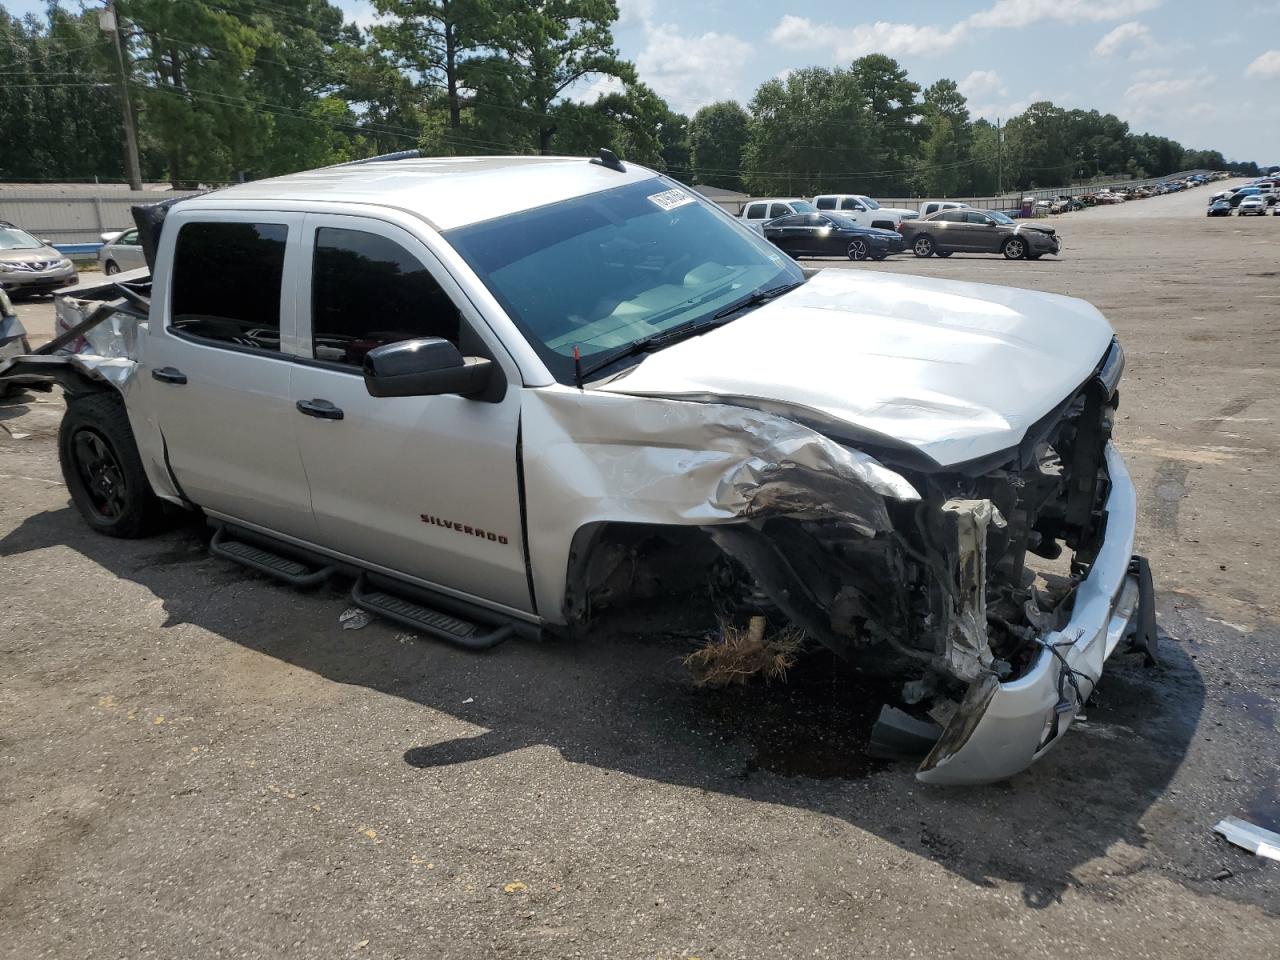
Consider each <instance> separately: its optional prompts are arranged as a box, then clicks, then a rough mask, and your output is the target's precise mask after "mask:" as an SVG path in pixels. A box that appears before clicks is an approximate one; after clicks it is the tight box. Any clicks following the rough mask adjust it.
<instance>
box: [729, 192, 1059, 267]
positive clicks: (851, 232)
mask: <svg viewBox="0 0 1280 960" xmlns="http://www.w3.org/2000/svg"><path fill="white" fill-rule="evenodd" d="M741 219H742V220H743V221H744V222H745V223H746V224H747V225H748V226H750V227H751V228H752V229H754V230H757V231H759V232H760V233H762V234H764V236H765V238H766V239H768V240H769V241H770V242H772V243H773V244H774V245H775V246H777V247H778V248H779V249H780V250H784V251H785V252H786V253H788V254H789V255H790V256H792V257H793V258H796V259H799V258H800V257H842V256H843V257H848V258H849V259H850V260H883V259H884V258H885V257H887V256H889V255H890V254H894V253H900V252H903V251H905V250H910V251H911V252H912V253H914V254H915V255H916V256H917V257H932V256H939V257H949V256H951V254H953V253H991V254H999V255H1001V256H1003V257H1005V258H1006V259H1008V260H1023V259H1026V260H1038V259H1039V258H1040V257H1042V256H1044V255H1045V254H1046V253H1051V254H1057V253H1058V252H1060V250H1061V248H1062V244H1061V241H1060V240H1059V239H1058V236H1057V233H1056V231H1054V229H1053V228H1052V227H1046V226H1041V225H1039V224H1036V223H1034V222H1030V221H1023V222H1021V223H1020V222H1018V221H1016V220H1014V219H1013V218H1011V217H1010V216H1008V215H1007V214H1005V213H1001V212H1000V211H998V210H978V209H975V208H973V207H970V206H969V205H968V204H965V203H961V202H960V201H956V200H931V201H928V202H927V203H925V204H923V205H922V206H921V208H920V209H919V210H906V209H903V208H900V207H884V206H881V205H880V204H878V203H877V202H876V201H875V200H873V199H872V198H870V197H867V196H863V195H861V194H825V195H822V196H818V197H814V198H813V199H812V200H802V199H796V198H791V199H774V200H755V201H752V202H751V203H748V204H747V205H746V206H745V207H744V208H743V211H742V214H741Z"/></svg>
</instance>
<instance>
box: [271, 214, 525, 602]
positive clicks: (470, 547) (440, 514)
mask: <svg viewBox="0 0 1280 960" xmlns="http://www.w3.org/2000/svg"><path fill="white" fill-rule="evenodd" d="M302 247H303V269H302V272H301V274H300V276H301V277H302V280H301V281H300V283H299V289H298V316H299V330H300V336H299V354H300V356H299V359H298V361H297V362H296V363H295V364H294V365H293V373H292V379H291V383H290V389H291V399H292V400H293V402H294V403H295V404H305V405H307V406H308V407H309V408H310V409H313V410H314V409H315V407H316V405H317V402H320V404H321V406H322V408H323V404H327V405H329V406H330V407H332V408H336V409H337V410H338V411H340V412H341V419H325V418H318V417H316V416H312V415H308V414H305V413H304V412H302V410H301V409H299V410H295V412H294V415H293V417H294V426H295V430H296V432H297V437H298V446H299V449H300V450H301V452H302V460H303V463H304V464H305V466H306V472H307V477H308V479H309V481H310V488H311V503H312V507H313V509H314V511H315V518H316V525H317V528H318V537H319V543H321V544H322V545H323V546H326V547H328V548H329V549H331V550H334V551H337V552H339V553H342V554H345V555H347V556H350V557H353V558H355V559H358V560H361V561H363V562H364V563H365V564H366V565H372V566H375V567H380V568H383V569H386V570H389V571H393V572H395V573H400V574H405V575H408V576H409V577H412V578H414V579H416V580H419V581H422V582H425V583H427V584H429V585H431V586H433V587H435V588H437V589H440V590H444V591H446V592H450V593H454V594H460V595H465V596H468V597H483V598H486V599H488V600H491V601H497V602H498V603H501V604H503V605H505V606H507V607H510V608H512V609H515V610H520V611H526V612H528V611H531V610H532V601H531V597H530V591H529V581H528V576H527V572H526V567H525V556H524V548H523V536H522V530H521V513H520V488H519V480H518V469H519V468H518V465H517V463H518V453H517V451H518V447H519V442H520V390H519V387H518V384H519V382H520V380H519V375H518V372H517V371H516V369H515V366H514V364H513V363H512V361H511V359H510V358H509V357H508V356H507V355H506V354H505V352H504V351H503V350H502V347H501V345H500V344H499V343H498V342H497V340H496V338H495V337H494V336H493V334H492V333H491V332H490V331H489V330H488V328H487V327H486V326H485V324H484V321H483V319H482V318H481V317H480V315H479V313H478V312H477V311H476V309H475V308H474V306H473V305H472V304H471V303H470V301H469V300H467V299H466V297H465V296H464V295H463V293H462V291H461V289H460V288H459V287H458V285H457V284H456V283H455V282H454V280H453V278H452V277H450V276H449V274H448V272H447V271H446V270H445V269H444V267H443V266H442V265H441V264H440V262H439V261H438V260H437V259H436V258H435V256H434V255H433V254H432V253H431V252H430V250H429V249H428V248H427V246H426V245H425V244H424V243H423V242H422V241H421V240H420V239H419V238H417V237H415V236H414V235H413V234H411V233H409V232H408V231H407V230H405V229H403V228H402V227H400V226H398V225H396V224H393V223H389V222H385V221H381V220H376V219H372V218H365V217H354V216H338V215H322V214H308V216H307V219H306V227H305V231H304V234H303V243H302ZM418 337H444V338H445V339H447V340H450V341H452V342H453V343H454V344H455V345H457V346H458V348H459V350H461V351H462V353H463V354H464V355H465V356H487V357H489V359H491V360H493V361H494V367H495V373H496V374H498V376H497V378H496V381H495V385H496V386H497V387H498V388H499V389H498V390H497V392H496V393H495V394H494V395H490V396H488V397H486V399H466V398H463V397H461V396H456V395H445V396H430V397H373V396H370V394H369V391H368V389H367V388H366V387H365V383H364V378H363V376H362V373H361V364H362V361H363V359H364V355H365V354H366V353H368V352H369V351H370V350H372V349H373V348H374V347H377V346H380V345H382V344H385V343H394V342H397V341H400V340H410V339H415V338H418ZM504 382H505V383H506V384H507V386H506V387H505V388H503V383H504Z"/></svg>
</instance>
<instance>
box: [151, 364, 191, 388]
mask: <svg viewBox="0 0 1280 960" xmlns="http://www.w3.org/2000/svg"><path fill="white" fill-rule="evenodd" d="M151 378H152V379H153V380H160V381H162V382H164V383H177V384H183V383H186V382H187V375H186V374H185V373H183V372H182V371H181V370H179V369H178V368H177V367H153V368H152V370H151Z"/></svg>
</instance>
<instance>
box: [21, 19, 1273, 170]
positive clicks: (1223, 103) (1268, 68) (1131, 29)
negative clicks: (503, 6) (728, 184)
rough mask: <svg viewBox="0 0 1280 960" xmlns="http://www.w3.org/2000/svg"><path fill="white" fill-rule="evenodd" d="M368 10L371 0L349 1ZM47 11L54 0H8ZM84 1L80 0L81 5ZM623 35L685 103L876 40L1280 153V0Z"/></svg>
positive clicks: (920, 65)
mask: <svg viewBox="0 0 1280 960" xmlns="http://www.w3.org/2000/svg"><path fill="white" fill-rule="evenodd" d="M333 2H335V3H336V4H337V5H338V6H339V7H342V8H343V9H344V10H345V11H347V14H348V17H349V18H350V19H352V20H354V21H355V22H358V23H362V24H364V23H368V22H370V21H371V20H372V18H373V7H372V5H371V4H370V3H368V2H367V0H333ZM0 3H3V5H4V6H5V7H7V8H8V9H9V10H10V12H13V13H22V12H27V11H35V12H39V11H41V10H42V9H43V8H44V5H45V4H44V0H0ZM66 5H67V6H76V5H78V4H71V3H68V4H66ZM619 7H620V8H621V11H622V17H621V20H620V21H619V23H618V24H617V25H616V27H615V30H614V35H615V38H616V39H617V42H618V46H619V48H620V50H621V52H622V54H623V56H625V57H626V58H628V59H630V60H632V61H633V62H634V63H635V64H636V66H637V68H638V69H639V72H640V77H641V79H642V80H644V81H645V82H646V83H648V84H649V85H650V86H652V87H653V88H654V89H655V90H657V91H658V93H660V94H662V95H663V96H664V97H665V98H666V99H667V100H668V101H669V102H670V103H671V104H672V106H673V107H675V108H676V109H679V110H682V111H684V112H692V111H693V110H696V109H697V108H698V107H699V106H702V105H704V104H706V103H710V102H712V101H714V100H718V99H722V98H726V97H728V98H733V99H737V100H739V101H741V102H743V103H744V104H745V103H746V101H747V100H749V99H750V97H751V94H752V92H753V91H754V90H755V88H756V87H757V86H758V85H759V84H760V83H761V82H763V81H765V80H767V79H769V78H770V77H774V76H778V75H779V74H782V73H783V72H785V71H786V70H789V69H794V68H796V67H802V66H808V65H812V64H817V65H823V66H834V65H839V64H845V63H848V62H849V61H850V60H852V59H854V58H855V57H858V56H861V55H863V54H865V53H886V54H888V55H890V56H892V57H894V58H896V59H897V60H898V61H900V62H901V63H902V64H903V65H904V66H905V67H906V68H907V70H908V71H909V72H910V74H911V77H912V79H913V80H915V81H916V82H917V83H920V84H921V85H925V84H928V83H931V82H932V81H934V80H936V79H938V78H939V77H950V78H951V79H953V80H955V81H957V82H958V83H959V84H960V86H961V90H962V91H963V92H964V93H965V94H966V96H967V97H968V98H969V104H970V109H971V111H972V112H973V113H974V114H975V115H981V116H986V117H990V118H993V119H994V118H995V117H996V116H1001V117H1009V116H1012V115H1014V114H1017V113H1019V112H1021V111H1022V110H1023V109H1024V108H1025V107H1026V106H1027V104H1029V103H1031V102H1032V101H1034V100H1040V99H1048V100H1052V101H1053V102H1054V103H1056V104H1058V105H1060V106H1064V107H1081V108H1084V109H1091V108H1096V109H1098V110H1100V111H1103V112H1110V113H1114V114H1116V115H1117V116H1119V117H1120V118H1121V119H1124V120H1127V121H1128V122H1129V125H1130V127H1131V129H1133V130H1135V131H1142V132H1150V133H1158V134H1163V135H1165V136H1170V137H1173V138H1175V139H1177V140H1179V141H1180V142H1181V143H1182V144H1183V145H1185V146H1189V147H1203V148H1210V149H1219V150H1221V151H1223V153H1225V154H1226V155H1227V157H1228V158H1229V159H1241V160H1257V161H1259V162H1261V163H1280V0H1218V2H1216V3H1205V2H1203V0H894V2H876V0H861V2H858V0H854V2H850V0H808V2H805V3H787V2H781V0H773V2H770V0H699V2H697V3H696V4H695V3H692V2H690V0H619ZM591 92H592V91H591V90H584V91H581V93H582V94H583V95H585V96H590V95H591Z"/></svg>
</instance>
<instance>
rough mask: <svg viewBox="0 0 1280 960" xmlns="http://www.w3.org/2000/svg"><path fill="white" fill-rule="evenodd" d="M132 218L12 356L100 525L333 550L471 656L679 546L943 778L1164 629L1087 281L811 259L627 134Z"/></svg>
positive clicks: (576, 612)
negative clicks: (819, 654)
mask: <svg viewBox="0 0 1280 960" xmlns="http://www.w3.org/2000/svg"><path fill="white" fill-rule="evenodd" d="M513 205H514V206H516V207H517V209H514V210H513ZM136 218H137V220H138V225H139V229H140V234H141V237H142V240H143V246H144V249H145V251H146V253H147V261H148V264H149V265H150V267H149V269H148V270H142V271H136V272H132V273H128V274H121V275H118V276H115V277H112V278H110V279H109V280H108V281H105V282H100V283H98V284H97V285H93V284H82V285H81V286H80V287H77V288H75V289H74V290H72V291H70V292H69V293H68V294H67V295H66V296H65V297H63V298H62V300H61V301H60V303H59V307H58V309H59V318H60V321H59V323H60V330H61V332H60V334H59V335H58V336H57V337H56V338H55V340H54V341H53V342H52V343H51V344H49V345H47V346H46V347H45V348H42V349H41V350H40V351H37V352H36V353H35V354H34V355H26V356H21V357H17V358H13V359H9V360H7V361H5V362H3V363H2V364H0V383H4V382H8V383H31V384H35V383H47V382H50V381H56V382H58V383H59V384H61V385H62V387H63V388H64V389H65V391H66V393H67V395H68V406H67V413H66V416H65V418H64V422H63V425H62V429H61V434H60V437H59V451H60V456H61V461H62V466H63V471H64V475H65V477H66V480H67V484H68V487H69V489H70V492H71V495H72V498H73V500H74V502H75V504H76V506H77V507H78V508H79V510H80V512H81V513H82V515H83V516H84V518H85V520H86V521H87V522H88V523H89V524H90V526H92V527H93V528H95V529H97V530H99V531H101V532H103V533H106V534H110V535H116V536H141V535H145V534H147V533H150V532H152V531H154V530H156V529H158V528H159V527H160V526H161V525H162V523H163V522H164V519H165V516H166V512H167V511H171V510H173V509H174V508H183V509H187V510H199V511H202V512H203V514H204V515H205V517H207V519H208V521H209V522H210V523H211V524H212V525H213V526H214V527H215V530H216V532H215V534H214V536H213V539H212V541H211V544H210V549H211V550H212V551H213V552H214V553H215V554H217V555H219V556H221V557H224V558H225V559H227V560H231V561H235V562H238V563H241V564H244V565H246V566H248V567H251V568H253V569H256V570H259V571H261V572H263V573H266V574H269V575H271V576H275V577H277V578H279V579H281V580H284V581H286V582H288V583H292V584H295V585H298V586H306V585H310V584H315V583H319V582H321V581H322V580H325V579H326V578H328V577H329V576H330V575H331V574H333V573H335V572H342V573H346V574H348V575H352V576H354V577H355V578H356V579H355V586H354V588H353V592H352V597H353V601H354V602H355V603H356V604H357V605H359V606H361V607H364V608H365V609H368V610H370V611H372V612H374V613H377V614H380V615H382V616H385V617H389V618H391V619H393V620H396V621H397V622H400V623H404V624H407V625H409V626H411V627H413V628H414V629H417V630H419V631H421V632H423V633H426V634H428V635H431V636H434V637H437V638H440V639H443V640H446V641H449V642H451V643H455V644H458V645H460V646H463V647H467V648H471V649H480V648H485V647H490V646H493V645H495V644H497V643H499V642H501V641H502V640H504V639H507V638H508V637H511V636H518V635H522V634H529V633H536V632H538V631H542V630H548V631H569V630H575V629H576V630H583V631H588V630H589V627H590V624H591V622H592V619H593V615H594V614H596V613H598V612H599V610H600V609H601V608H602V607H604V606H605V605H606V604H610V603H613V604H618V603H623V602H625V601H626V597H625V589H620V588H619V586H618V584H619V580H620V578H619V577H617V576H615V575H614V574H615V573H616V572H617V570H618V569H619V568H621V567H623V566H625V568H626V569H627V571H629V576H630V579H631V580H632V581H634V579H635V577H636V575H637V571H639V570H642V569H644V568H646V567H656V568H657V569H656V570H654V571H652V572H653V573H655V574H656V575H658V576H661V575H662V574H663V572H664V571H663V567H664V565H669V564H675V563H679V562H683V563H684V565H685V566H686V567H687V568H688V570H690V571H695V572H697V573H698V575H699V576H700V577H701V578H703V579H705V580H706V581H707V584H706V585H705V586H706V589H705V590H701V589H700V590H697V591H694V592H693V593H691V596H693V597H699V596H701V597H706V598H708V599H707V600H706V601H705V602H707V603H711V602H713V601H712V600H711V599H710V598H712V597H715V598H716V599H715V601H714V602H716V603H718V604H721V605H723V607H724V609H725V610H726V611H729V612H730V614H732V612H733V611H741V610H749V611H753V612H754V613H755V614H757V615H764V616H767V617H769V618H770V621H771V622H773V623H780V622H785V623H786V624H788V626H789V627H790V628H791V629H797V630H801V631H803V634H804V636H805V637H806V642H809V643H812V644H820V645H822V646H824V647H826V648H828V649H830V650H831V651H833V652H834V653H835V654H836V655H838V656H839V657H841V658H844V659H846V660H847V661H849V662H850V663H852V664H854V665H855V666H856V667H857V668H858V669H860V670H864V671H866V672H867V673H868V674H874V675H877V676H885V677H889V678H892V679H894V680H895V681H897V682H898V683H899V684H900V689H901V698H900V700H901V702H900V703H899V704H897V705H895V707H894V708H895V709H898V708H901V711H905V712H904V713H903V715H904V716H907V717H909V718H913V719H914V720H916V721H918V722H919V723H921V724H923V725H924V729H926V730H929V729H932V730H933V731H934V733H933V734H932V735H931V737H930V739H931V740H932V741H934V742H932V746H931V749H930V750H929V752H928V755H927V756H926V757H925V759H924V761H923V762H922V763H921V765H920V768H919V771H918V773H917V776H918V777H919V778H920V779H922V780H925V781H929V782H936V783H980V782H987V781H991V780H996V779H1000V778H1003V777H1008V776H1010V775H1012V774H1014V773H1016V772H1018V771H1019V770H1021V769H1023V768H1025V767H1026V766H1027V765H1029V764H1030V763H1031V762H1032V761H1034V760H1035V759H1036V758H1037V757H1039V756H1040V755H1042V754H1043V753H1044V752H1045V751H1047V750H1049V749H1050V748H1052V747H1053V746H1055V745H1056V744H1057V743H1058V742H1059V740H1060V739H1061V738H1062V736H1063V734H1064V733H1065V731H1066V730H1067V728H1068V727H1069V725H1070V724H1071V722H1072V720H1073V719H1074V718H1075V717H1077V716H1078V715H1079V713H1080V711H1081V710H1082V708H1083V705H1084V703H1085V701H1086V700H1087V698H1088V697H1089V695H1090V693H1091V692H1092V690H1093V687H1094V685H1095V684H1096V683H1097V681H1098V678H1099V676H1100V674H1101V672H1102V669H1103V663H1104V661H1105V660H1106V659H1107V657H1108V656H1110V655H1111V653H1112V652H1113V651H1114V650H1115V649H1116V648H1117V647H1118V646H1119V645H1120V644H1121V643H1124V644H1125V645H1126V646H1127V647H1129V648H1132V649H1136V650H1139V651H1142V652H1145V653H1146V654H1147V655H1148V656H1151V655H1153V654H1154V644H1155V628H1154V622H1153V619H1152V618H1153V606H1152V604H1153V598H1152V590H1151V576H1150V572H1149V570H1148V569H1147V566H1146V564H1145V561H1143V560H1142V559H1141V558H1138V557H1134V555H1133V536H1134V524H1135V512H1136V505H1135V496H1134V490H1133V486H1132V484H1131V483H1130V480H1129V476H1128V474H1127V473H1126V471H1125V467H1124V463H1123V462H1122V460H1121V458H1120V456H1119V455H1118V454H1117V453H1116V451H1115V449H1114V447H1113V446H1112V445H1111V442H1110V435H1111V429H1112V422H1113V418H1114V416H1115V411H1116V408H1117V404H1118V397H1119V395H1118V383H1119V380H1120V376H1121V372H1122V370H1123V367H1124V353H1123V351H1122V349H1121V347H1120V345H1119V343H1118V342H1117V341H1116V340H1115V338H1114V335H1113V332H1112V330H1111V328H1110V326H1109V325H1108V324H1107V322H1106V320H1105V319H1104V318H1103V317H1102V315H1101V314H1100V313H1099V312H1098V311H1097V310H1096V309H1094V308H1093V307H1092V306H1090V305H1088V304H1087V303H1084V302H1082V301H1079V300H1075V299H1070V298H1066V297H1059V296H1052V295H1046V294H1040V293H1032V292H1028V291H1023V290H1015V289H1009V288H1004V287H995V286H987V285H981V284H973V283H961V282H951V281H940V280H933V279H925V278H919V277H908V276H900V275H888V274H876V273H865V272H857V273H853V272H849V271H842V270H836V269H833V270H824V271H821V272H815V273H812V274H807V273H806V272H804V271H802V270H801V269H800V268H799V267H798V266H797V265H796V264H795V263H794V262H793V261H791V260H790V259H788V258H786V257H785V256H783V255H781V254H780V253H779V252H778V251H777V250H776V249H775V248H773V247H772V246H771V245H770V244H769V243H767V242H766V241H764V240H763V239H761V238H759V237H758V236H756V235H754V234H753V233H752V232H751V231H749V230H746V229H745V228H743V227H742V226H741V225H740V224H737V223H736V222H735V221H734V220H733V219H732V218H731V217H729V216H727V215H726V214H724V213H723V212H722V211H720V210H719V209H718V208H717V207H715V206H714V205H713V204H711V203H709V202H707V201H706V200H704V199H703V198H701V197H700V196H699V195H697V194H696V193H695V192H693V191H691V190H688V189H686V188H684V187H681V186H680V185H678V184H676V183H674V182H673V181H670V180H668V179H667V178H665V177H663V176H661V175H659V174H656V173H654V172H652V171H649V170H646V169H644V168H642V167H638V166H635V165H632V164H623V163H621V162H620V161H618V159H617V158H616V157H614V156H613V155H612V154H609V153H608V151H602V153H601V156H600V157H599V158H596V159H593V160H590V161H588V160H576V159H567V158H550V157H522V158H441V159H421V158H416V157H407V158H406V157H397V158H386V159H380V160H376V161H374V162H361V163H357V164H348V165H342V166H338V167H329V168H325V169H321V170H315V171H310V172H306V173H301V174H295V175H291V176H287V177H282V178H278V179H274V180H266V181H261V182H257V183H249V184H243V185H239V186H235V187H231V188H228V189H224V190H218V191H214V192H211V193H208V194H204V195H201V196H198V197H192V198H186V199H182V200H179V201H176V202H171V203H170V204H167V205H164V206H160V207H149V208H139V210H138V211H136ZM691 561H692V562H691ZM681 576H682V577H685V576H687V573H686V572H682V573H681ZM621 579H622V580H626V579H627V578H625V577H624V578H621ZM588 635H589V633H588Z"/></svg>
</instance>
